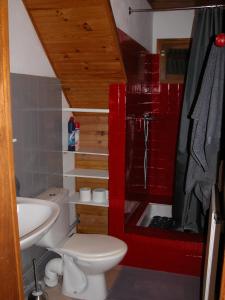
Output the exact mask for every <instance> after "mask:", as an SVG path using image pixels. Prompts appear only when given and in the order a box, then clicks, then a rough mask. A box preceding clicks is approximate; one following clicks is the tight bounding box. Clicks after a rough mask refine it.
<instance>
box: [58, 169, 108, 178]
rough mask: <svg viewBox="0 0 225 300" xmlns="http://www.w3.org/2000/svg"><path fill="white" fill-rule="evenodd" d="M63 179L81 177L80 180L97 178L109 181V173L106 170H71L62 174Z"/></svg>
mask: <svg viewBox="0 0 225 300" xmlns="http://www.w3.org/2000/svg"><path fill="white" fill-rule="evenodd" d="M63 176H65V177H82V178H98V179H109V172H108V171H107V170H95V169H73V170H71V171H68V172H65V173H64V174H63Z"/></svg>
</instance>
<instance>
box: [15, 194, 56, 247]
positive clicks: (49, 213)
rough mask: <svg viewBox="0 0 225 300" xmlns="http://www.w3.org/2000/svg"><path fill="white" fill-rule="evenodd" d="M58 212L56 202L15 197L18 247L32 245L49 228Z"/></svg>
mask: <svg viewBox="0 0 225 300" xmlns="http://www.w3.org/2000/svg"><path fill="white" fill-rule="evenodd" d="M59 213H60V208H59V206H58V205H57V204H56V203H53V202H50V201H47V200H40V199H35V198H24V197H17V214H18V222H19V236H20V248H21V250H24V249H26V248H29V247H30V246H32V245H34V244H35V243H36V242H37V241H38V240H40V239H41V238H42V237H43V236H44V235H45V233H47V231H48V230H49V229H50V228H51V226H52V225H53V224H54V222H55V221H56V219H57V217H58V215H59Z"/></svg>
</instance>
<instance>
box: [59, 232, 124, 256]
mask: <svg viewBox="0 0 225 300" xmlns="http://www.w3.org/2000/svg"><path fill="white" fill-rule="evenodd" d="M58 250H59V252H61V253H63V254H67V255H71V256H73V257H76V258H84V259H88V258H90V259H94V258H96V259H98V258H103V257H107V256H114V255H117V254H120V253H121V252H126V251H127V245H126V244H125V243H124V242H123V241H121V240H119V239H117V238H115V237H112V236H108V235H101V234H79V233H76V234H74V235H73V236H71V237H70V238H68V239H67V240H66V241H65V243H64V244H63V245H61V247H60V248H59V249H58Z"/></svg>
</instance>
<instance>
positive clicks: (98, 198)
mask: <svg viewBox="0 0 225 300" xmlns="http://www.w3.org/2000/svg"><path fill="white" fill-rule="evenodd" d="M106 194H107V193H106V189H101V188H97V189H94V190H93V192H92V200H93V202H95V203H106V199H107V198H106Z"/></svg>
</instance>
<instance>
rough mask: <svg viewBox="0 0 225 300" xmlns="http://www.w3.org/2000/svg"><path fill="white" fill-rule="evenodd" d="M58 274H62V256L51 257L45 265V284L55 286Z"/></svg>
mask: <svg viewBox="0 0 225 300" xmlns="http://www.w3.org/2000/svg"><path fill="white" fill-rule="evenodd" d="M59 275H63V260H62V258H53V259H51V260H50V261H49V262H48V263H47V265H46V267H45V277H44V281H45V283H46V284H47V286H49V287H54V286H56V285H57V284H58V276H59Z"/></svg>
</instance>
